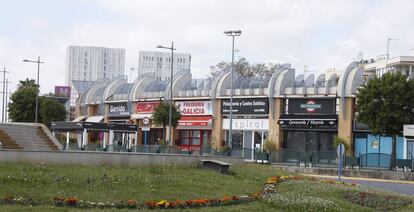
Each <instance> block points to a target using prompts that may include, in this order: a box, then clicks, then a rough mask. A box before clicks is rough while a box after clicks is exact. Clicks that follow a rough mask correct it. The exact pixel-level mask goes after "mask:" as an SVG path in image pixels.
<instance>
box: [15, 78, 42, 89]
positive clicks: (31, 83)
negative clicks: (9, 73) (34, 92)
mask: <svg viewBox="0 0 414 212" xmlns="http://www.w3.org/2000/svg"><path fill="white" fill-rule="evenodd" d="M23 87H35V88H37V87H38V86H37V84H36V81H35V80H34V79H29V78H26V80H20V81H19V85H18V88H19V89H20V88H23Z"/></svg>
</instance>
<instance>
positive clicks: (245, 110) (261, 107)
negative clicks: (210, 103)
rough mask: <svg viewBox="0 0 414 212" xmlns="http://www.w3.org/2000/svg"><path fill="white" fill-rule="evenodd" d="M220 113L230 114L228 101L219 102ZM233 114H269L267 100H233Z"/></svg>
mask: <svg viewBox="0 0 414 212" xmlns="http://www.w3.org/2000/svg"><path fill="white" fill-rule="evenodd" d="M221 113H222V114H230V100H229V99H224V100H222V101H221ZM233 114H269V99H233Z"/></svg>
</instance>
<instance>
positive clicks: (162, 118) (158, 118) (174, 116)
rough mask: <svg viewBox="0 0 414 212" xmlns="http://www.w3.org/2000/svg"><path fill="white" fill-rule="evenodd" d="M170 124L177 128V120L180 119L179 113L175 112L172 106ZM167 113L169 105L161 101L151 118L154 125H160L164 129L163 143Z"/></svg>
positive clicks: (167, 120) (167, 119)
mask: <svg viewBox="0 0 414 212" xmlns="http://www.w3.org/2000/svg"><path fill="white" fill-rule="evenodd" d="M171 109H172V110H171V122H172V125H173V127H177V124H178V120H180V118H181V113H180V111H178V110H177V108H176V107H175V105H174V104H173V105H172V108H171ZM169 111H170V104H169V102H166V101H163V102H161V103H160V105H158V107H156V108H155V112H154V114H153V116H152V118H153V120H154V122H155V124H159V125H162V126H163V128H164V133H163V134H164V135H163V137H164V141H165V127H166V126H167V125H168V124H169V123H168V122H169Z"/></svg>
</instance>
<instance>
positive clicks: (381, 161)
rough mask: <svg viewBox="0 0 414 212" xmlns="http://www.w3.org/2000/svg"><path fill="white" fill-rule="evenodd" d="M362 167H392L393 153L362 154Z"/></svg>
mask: <svg viewBox="0 0 414 212" xmlns="http://www.w3.org/2000/svg"><path fill="white" fill-rule="evenodd" d="M359 158H360V167H361V168H368V169H370V168H383V169H388V168H389V167H390V160H391V155H389V154H384V153H367V154H361V155H360V157H359Z"/></svg>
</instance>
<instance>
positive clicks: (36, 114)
mask: <svg viewBox="0 0 414 212" xmlns="http://www.w3.org/2000/svg"><path fill="white" fill-rule="evenodd" d="M23 62H26V63H37V81H36V82H37V89H39V91H38V92H37V95H36V109H35V123H38V121H39V114H38V108H39V92H40V84H39V72H40V63H44V62H42V61H40V57H37V61H36V60H27V59H24V60H23Z"/></svg>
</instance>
